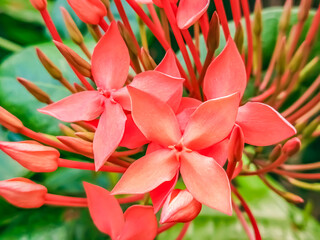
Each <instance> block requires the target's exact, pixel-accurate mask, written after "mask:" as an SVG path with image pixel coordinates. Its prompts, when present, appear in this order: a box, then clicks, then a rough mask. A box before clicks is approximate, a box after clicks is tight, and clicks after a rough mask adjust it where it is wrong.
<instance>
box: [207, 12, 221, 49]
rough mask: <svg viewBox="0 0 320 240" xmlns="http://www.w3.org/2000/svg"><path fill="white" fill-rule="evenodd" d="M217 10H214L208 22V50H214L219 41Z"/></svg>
mask: <svg viewBox="0 0 320 240" xmlns="http://www.w3.org/2000/svg"><path fill="white" fill-rule="evenodd" d="M219 25H220V24H219V17H218V14H217V12H214V13H213V15H212V18H211V20H210V24H209V32H208V38H207V47H208V50H209V51H211V52H214V51H215V50H216V49H217V48H218V47H219V43H220V26H219Z"/></svg>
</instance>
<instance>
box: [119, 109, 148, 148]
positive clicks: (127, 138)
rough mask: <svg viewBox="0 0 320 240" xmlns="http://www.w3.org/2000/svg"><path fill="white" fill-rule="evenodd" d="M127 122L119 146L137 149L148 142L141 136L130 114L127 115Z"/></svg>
mask: <svg viewBox="0 0 320 240" xmlns="http://www.w3.org/2000/svg"><path fill="white" fill-rule="evenodd" d="M126 116H127V121H126V127H125V130H124V134H123V137H122V140H121V142H120V143H119V145H120V146H122V147H126V148H131V149H133V148H137V147H141V146H142V145H144V144H147V143H148V142H149V140H148V139H146V137H145V136H144V135H143V134H142V132H141V131H140V129H139V128H138V127H137V125H136V124H135V123H134V121H133V119H132V116H131V114H127V115H126Z"/></svg>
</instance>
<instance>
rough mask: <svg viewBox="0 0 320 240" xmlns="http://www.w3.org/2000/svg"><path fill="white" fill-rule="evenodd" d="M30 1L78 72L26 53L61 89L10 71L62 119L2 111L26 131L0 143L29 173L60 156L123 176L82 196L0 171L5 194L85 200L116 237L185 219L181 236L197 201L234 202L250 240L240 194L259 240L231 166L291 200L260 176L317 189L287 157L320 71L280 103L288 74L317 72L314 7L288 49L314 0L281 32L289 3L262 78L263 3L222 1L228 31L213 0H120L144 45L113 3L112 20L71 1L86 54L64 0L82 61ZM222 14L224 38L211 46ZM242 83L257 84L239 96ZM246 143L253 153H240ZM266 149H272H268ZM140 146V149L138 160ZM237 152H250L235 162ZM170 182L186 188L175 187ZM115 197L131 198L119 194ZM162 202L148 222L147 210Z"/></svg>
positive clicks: (310, 123)
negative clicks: (27, 119) (33, 124)
mask: <svg viewBox="0 0 320 240" xmlns="http://www.w3.org/2000/svg"><path fill="white" fill-rule="evenodd" d="M31 3H32V5H33V6H34V7H35V8H36V9H37V10H39V12H40V13H41V15H42V17H43V20H44V23H45V24H46V26H47V28H48V30H49V31H50V33H51V36H52V38H53V43H54V45H55V46H56V47H57V49H58V50H59V51H60V53H61V55H62V57H64V58H65V59H66V60H67V62H68V64H69V65H70V68H71V69H72V71H73V72H74V73H75V75H76V76H77V77H78V79H79V83H74V84H73V85H72V84H70V82H69V81H68V80H67V79H66V78H65V77H64V76H63V74H62V72H61V71H60V69H59V68H58V67H57V66H56V65H55V64H54V63H53V62H52V61H51V60H50V59H49V58H48V57H47V56H46V55H45V54H44V53H43V52H42V51H41V50H40V49H36V51H37V55H38V57H39V60H40V61H41V63H42V64H43V66H44V68H45V69H46V70H47V71H48V73H49V74H50V75H51V76H52V77H53V78H54V79H56V80H58V81H59V82H60V83H61V84H62V85H63V86H64V87H65V88H66V89H68V90H69V91H70V93H71V95H70V96H68V97H66V98H64V99H61V100H60V101H58V102H53V101H52V100H51V98H50V93H45V92H44V91H43V90H41V89H40V88H39V87H38V86H36V85H35V84H34V83H32V82H31V81H29V80H26V79H23V78H20V77H18V81H19V82H20V83H21V84H22V85H23V86H24V87H25V88H26V89H27V90H28V91H29V92H30V93H31V94H32V95H33V96H34V97H35V98H36V99H37V100H39V101H40V102H42V103H44V104H46V105H47V106H44V107H43V108H41V109H38V110H39V111H40V112H41V113H43V114H47V115H50V116H52V117H54V118H57V119H59V120H61V121H64V122H67V123H71V124H70V126H69V125H68V126H67V125H65V124H60V129H61V132H62V133H63V134H64V136H50V135H46V134H44V133H38V132H34V131H32V130H31V129H29V128H28V127H26V126H24V125H23V123H22V122H21V121H20V120H19V119H18V118H17V117H15V116H13V115H12V114H11V113H9V112H8V111H7V110H5V109H4V108H0V124H1V125H3V126H4V127H5V128H7V129H9V130H10V131H12V132H15V133H19V134H21V135H24V136H26V137H27V138H30V139H32V140H27V141H22V142H0V149H1V150H2V151H3V152H5V153H6V154H8V155H9V156H10V157H11V158H12V159H13V160H15V161H17V162H18V163H19V164H21V165H22V166H23V167H25V168H27V169H28V170H30V171H33V172H53V171H56V169H57V168H60V167H64V168H76V169H83V170H89V171H94V170H95V171H101V172H106V174H108V173H111V172H115V173H121V174H122V176H121V178H120V179H119V181H118V182H117V183H116V184H115V186H113V189H110V192H109V191H108V190H106V189H103V188H101V187H98V186H95V185H92V184H89V183H84V189H85V192H86V195H87V198H77V197H68V196H60V195H54V194H49V193H47V189H46V187H45V186H42V185H40V184H37V183H34V182H32V181H31V180H29V179H25V178H15V179H9V180H5V181H0V196H2V197H3V198H5V199H6V200H7V201H8V202H10V203H11V204H13V205H15V206H18V207H22V208H37V207H41V206H42V205H43V204H49V205H56V206H73V207H88V208H89V211H90V215H91V217H92V220H93V222H94V223H95V225H96V226H97V228H98V229H99V230H100V231H101V232H102V233H105V234H107V235H109V236H110V237H111V238H112V239H154V238H155V237H156V235H157V234H160V233H161V232H163V231H166V230H167V229H169V228H170V227H172V226H174V225H175V224H176V223H178V222H183V223H185V226H184V228H183V229H182V231H181V233H180V235H179V236H178V239H182V238H183V236H184V235H185V234H186V232H187V229H188V227H189V226H190V222H191V221H192V220H193V219H195V218H196V217H197V216H198V215H199V213H200V211H201V208H202V205H206V206H208V207H210V208H213V209H216V210H218V211H221V212H222V213H225V214H228V215H231V214H232V212H233V209H234V210H235V213H236V214H237V216H238V217H239V219H240V221H241V223H242V224H243V225H244V228H245V230H246V231H247V234H248V236H249V237H250V239H252V238H251V236H252V233H251V230H250V228H249V227H248V225H247V223H246V221H245V220H244V218H243V216H242V212H241V210H240V208H239V206H238V202H239V204H241V205H242V208H241V209H243V210H244V211H245V212H246V213H247V214H248V216H249V220H250V222H251V224H252V226H253V230H254V231H253V232H254V235H255V239H261V235H260V232H259V229H258V226H257V223H256V221H255V219H254V217H253V215H252V213H251V211H250V209H249V206H248V205H247V204H246V202H245V200H244V198H243V197H242V196H241V195H240V193H239V192H238V191H237V188H236V185H235V184H234V183H235V181H236V178H237V177H238V176H252V175H256V176H259V177H260V178H261V180H262V181H263V182H264V183H265V184H266V185H267V186H268V187H269V188H270V189H271V190H272V191H274V192H275V193H277V194H278V195H279V196H281V197H283V198H284V199H286V200H287V201H289V202H292V203H301V202H303V199H302V198H300V197H299V196H297V195H294V194H293V193H290V192H286V191H283V190H279V189H277V188H276V187H275V186H273V184H272V183H270V182H269V181H268V180H267V178H266V177H265V176H266V174H269V173H273V174H277V175H279V176H281V177H283V178H284V179H285V180H286V181H288V182H290V183H291V184H293V185H295V186H297V187H301V188H306V189H309V190H315V186H314V185H313V184H312V183H307V182H303V181H301V180H298V179H320V173H301V172H299V171H305V170H314V169H317V168H320V164H319V163H308V164H303V165H293V164H288V162H290V158H291V157H292V156H294V155H295V154H296V153H297V152H299V150H300V148H303V147H304V146H305V144H307V143H310V142H311V141H312V140H314V139H315V138H317V137H318V136H319V134H320V130H319V122H320V118H319V116H318V115H317V114H318V113H319V100H320V95H319V92H318V90H319V85H320V78H319V77H318V78H317V79H316V80H315V81H314V82H313V83H312V85H311V86H310V87H309V88H308V89H307V90H306V91H305V93H304V94H303V95H302V96H299V97H298V98H297V99H296V100H295V102H294V103H293V104H292V105H290V106H287V105H286V104H285V103H286V100H287V99H288V98H289V97H291V96H292V94H293V93H294V90H295V89H296V88H297V87H298V84H300V83H301V82H303V81H304V80H305V78H306V76H307V75H309V73H310V72H314V71H316V66H317V64H318V62H319V59H318V57H315V58H314V59H311V60H310V61H309V58H308V57H309V53H310V51H311V49H312V46H313V44H314V42H315V38H316V34H317V31H318V28H319V22H320V10H319V8H318V10H317V12H316V13H315V15H314V18H313V21H312V24H311V26H310V29H309V30H308V32H307V35H306V38H305V40H304V41H303V43H302V44H301V45H300V46H298V40H299V38H300V36H301V32H302V29H303V26H304V24H305V22H306V19H307V17H308V14H309V9H310V5H311V0H302V1H301V3H300V8H299V13H298V22H297V23H296V25H294V26H293V27H292V29H291V31H290V33H289V35H288V36H287V30H288V29H289V22H290V13H291V9H292V1H291V0H287V1H286V4H285V6H284V11H283V13H282V16H281V19H280V22H279V34H278V38H277V41H276V46H275V50H274V52H273V54H272V59H271V61H270V64H269V66H268V68H267V71H266V73H265V75H264V77H262V76H263V74H262V70H263V69H262V40H261V34H262V30H263V24H262V6H261V2H260V0H257V1H256V5H255V10H254V16H253V22H252V21H251V20H250V16H249V14H250V12H249V6H248V1H247V0H244V1H232V2H231V7H232V15H233V18H234V23H235V26H236V32H235V35H234V37H232V36H231V33H230V30H229V25H228V22H227V18H226V13H225V9H224V5H223V3H222V1H219V0H215V1H214V4H215V7H216V10H217V12H214V13H213V14H212V16H209V13H208V7H209V3H210V1H209V0H200V1H192V0H181V1H179V3H178V1H175V0H162V1H159V0H157V1H155V0H153V1H152V0H137V1H135V0H127V3H128V4H129V5H130V7H131V8H132V9H133V10H134V11H135V12H136V14H137V16H138V18H139V21H138V22H139V27H140V28H139V30H140V37H141V38H140V39H141V44H142V47H141V46H140V43H139V42H138V40H137V38H136V36H135V34H134V33H133V31H132V28H131V25H130V24H131V23H130V22H129V21H128V17H127V15H126V12H125V11H124V8H123V5H122V2H121V1H120V0H114V3H115V5H116V7H117V10H118V12H119V15H120V17H121V21H118V22H116V21H115V18H114V16H113V14H112V12H111V11H110V3H109V1H108V0H68V3H69V4H70V6H71V8H72V9H73V10H74V12H75V13H76V14H77V16H78V17H79V18H80V19H81V20H82V21H83V22H84V23H86V24H87V27H88V30H89V32H90V33H91V35H92V37H93V38H94V39H95V40H97V44H96V46H95V48H94V50H93V53H91V52H90V51H89V50H88V48H87V47H86V44H85V42H84V38H83V36H82V34H81V32H80V30H79V29H78V28H77V25H76V24H75V22H74V21H73V19H72V17H71V16H70V15H69V13H68V12H67V10H66V9H64V8H61V11H62V14H63V18H64V21H65V24H66V28H67V30H68V32H69V34H70V37H71V39H72V40H73V42H74V43H75V44H77V45H78V46H79V47H80V49H81V50H82V51H83V53H84V54H85V56H86V58H87V59H86V60H85V59H83V58H82V57H80V55H78V54H77V53H76V52H75V51H74V50H72V49H71V48H70V47H68V46H66V45H65V44H64V43H63V41H62V39H61V38H60V36H59V33H58V31H57V30H56V27H55V26H54V24H53V22H52V20H51V17H50V15H49V13H48V10H47V2H46V0H31ZM145 6H146V7H145ZM241 9H242V11H241ZM147 10H148V12H147ZM157 11H158V12H159V13H160V18H159V16H158V13H157ZM241 12H243V17H244V19H245V24H246V30H247V31H246V33H244V30H243V29H244V28H243V27H242V23H241V17H242V16H241ZM149 16H150V17H149ZM209 19H210V21H209ZM220 25H221V26H222V29H223V34H224V37H225V39H226V45H225V46H224V48H223V50H222V51H221V52H220V53H218V52H217V49H218V47H219V44H220V43H219V39H220ZM191 26H192V27H193V28H192V29H193V31H194V38H192V37H191V32H192V31H191V29H190V27H191ZM146 27H148V28H149V30H150V31H151V33H152V34H153V35H154V37H155V38H156V39H157V40H158V42H159V43H160V44H161V46H162V47H163V49H164V50H165V51H166V54H165V56H164V57H163V59H162V61H161V62H160V63H159V64H156V62H155V60H154V59H153V58H152V56H151V55H150V53H149V50H148V41H147V38H146ZM171 31H172V33H173V36H174V38H172V36H171V35H170V32H171ZM200 32H201V33H202V34H200ZM244 34H246V36H247V37H246V39H247V42H248V44H247V45H248V47H247V50H246V49H245V48H244ZM202 37H203V38H204V40H205V43H206V49H207V52H206V58H205V61H204V62H203V63H202V62H201V60H200V50H199V42H200V41H199V39H200V38H202ZM173 42H176V43H177V45H178V47H179V50H180V52H181V54H182V57H183V60H184V63H185V66H186V69H184V68H183V64H182V63H181V62H180V61H179V60H178V58H177V56H176V54H175V53H174V51H173V50H172V48H171V45H172V43H173ZM187 48H188V50H189V51H188V50H187ZM251 82H252V83H253V84H252V85H254V89H255V92H256V93H257V94H256V96H252V97H251V98H249V99H245V100H243V95H244V92H245V90H246V88H247V85H248V84H251ZM284 106H285V107H284ZM245 144H246V146H247V145H251V146H252V149H254V150H253V151H250V152H249V151H246V146H245ZM265 146H273V150H271V151H269V150H270V147H268V148H265ZM119 147H121V148H119ZM123 148H126V150H123ZM145 149H146V152H145ZM60 151H63V152H65V151H66V152H71V153H74V154H77V155H82V156H85V157H87V158H90V159H93V162H89V161H76V160H68V159H64V158H60ZM268 151H269V152H268ZM63 152H61V155H62V156H63ZM137 153H140V154H143V157H141V158H137V157H135V154H137ZM243 155H246V158H247V159H249V162H245V161H243ZM75 156H76V155H75ZM178 181H179V182H180V186H181V185H182V186H183V185H184V186H185V187H184V189H177V188H176V185H177V182H178ZM66 184H67V183H66ZM232 193H234V194H232ZM121 194H130V195H129V196H126V197H122V198H121V197H119V196H118V195H121ZM124 203H126V204H128V203H135V205H132V206H131V207H130V208H128V209H127V210H126V211H125V213H123V211H122V209H121V205H120V204H124ZM159 211H161V214H160V219H159V221H158V220H157V218H156V215H155V214H156V213H157V212H159ZM158 222H159V224H158Z"/></svg>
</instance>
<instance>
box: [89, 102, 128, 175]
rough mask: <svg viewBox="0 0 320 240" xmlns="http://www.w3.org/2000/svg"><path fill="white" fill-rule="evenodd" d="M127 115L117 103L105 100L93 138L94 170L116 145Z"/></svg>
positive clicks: (121, 134)
mask: <svg viewBox="0 0 320 240" xmlns="http://www.w3.org/2000/svg"><path fill="white" fill-rule="evenodd" d="M126 120H127V117H126V115H125V114H124V112H123V110H122V107H121V106H120V105H119V104H117V103H112V102H111V101H108V100H107V101H105V111H104V112H103V113H102V115H101V117H100V121H99V125H98V128H97V131H96V133H95V135H94V139H93V154H94V164H95V166H96V170H99V169H100V168H101V167H102V166H103V165H104V163H105V162H106V161H107V159H108V158H109V157H110V155H111V154H112V153H113V152H114V151H115V150H116V148H117V147H118V145H119V143H120V141H121V139H122V136H123V133H124V128H125V124H126Z"/></svg>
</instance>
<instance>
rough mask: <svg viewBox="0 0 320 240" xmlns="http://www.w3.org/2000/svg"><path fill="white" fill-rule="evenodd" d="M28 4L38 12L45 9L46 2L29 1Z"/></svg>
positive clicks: (43, 0)
mask: <svg viewBox="0 0 320 240" xmlns="http://www.w3.org/2000/svg"><path fill="white" fill-rule="evenodd" d="M30 2H31V4H32V6H33V7H34V8H35V9H37V10H38V11H42V10H44V9H46V8H47V0H30Z"/></svg>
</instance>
